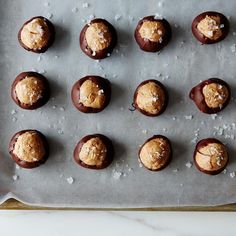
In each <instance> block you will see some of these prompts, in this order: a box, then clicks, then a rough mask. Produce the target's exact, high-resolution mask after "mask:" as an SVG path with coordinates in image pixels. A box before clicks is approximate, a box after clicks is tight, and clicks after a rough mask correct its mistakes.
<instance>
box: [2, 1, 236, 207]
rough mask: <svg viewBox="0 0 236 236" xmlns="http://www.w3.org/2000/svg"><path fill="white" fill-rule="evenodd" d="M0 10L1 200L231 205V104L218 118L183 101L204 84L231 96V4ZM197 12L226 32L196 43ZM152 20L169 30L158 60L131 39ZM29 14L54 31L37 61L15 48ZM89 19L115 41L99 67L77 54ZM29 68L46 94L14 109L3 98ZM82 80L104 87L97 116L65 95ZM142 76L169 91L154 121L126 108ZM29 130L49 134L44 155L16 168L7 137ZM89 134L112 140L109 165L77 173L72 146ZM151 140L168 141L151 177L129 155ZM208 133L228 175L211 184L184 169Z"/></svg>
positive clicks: (65, 4) (14, 6) (7, 4)
mask: <svg viewBox="0 0 236 236" xmlns="http://www.w3.org/2000/svg"><path fill="white" fill-rule="evenodd" d="M86 3H88V4H86ZM0 6H1V7H0V17H1V20H0V28H1V34H0V52H1V57H0V71H1V79H0V130H1V132H0V202H1V203H3V202H4V201H5V200H7V199H9V198H14V199H17V200H19V201H20V202H23V203H25V204H28V205H31V206H34V207H35V206H40V207H55V208H60V207H62V208H93V209H94V208H96V209H98V208H103V209H109V208H110V209H111V208H112V209H121V208H122V209H124V208H129V209H137V208H143V209H147V208H148V209H160V207H161V208H163V207H164V208H165V209H176V208H178V207H181V208H179V209H183V208H182V207H186V206H188V207H190V209H194V208H195V207H199V206H201V207H206V208H205V209H209V208H211V207H212V206H216V205H222V204H231V203H234V202H236V197H235V192H236V181H235V179H234V178H233V176H234V171H235V170H236V163H235V161H234V154H235V144H234V143H235V140H234V135H235V125H234V122H235V115H236V110H235V109H234V107H235V98H233V99H232V101H231V102H230V104H229V106H228V107H227V108H226V109H225V110H224V111H223V112H221V113H220V114H219V115H217V116H209V115H204V114H202V113H200V112H199V111H198V110H197V109H196V107H195V106H194V105H193V103H192V102H191V101H190V100H189V98H188V92H189V90H190V89H191V87H193V86H194V85H196V84H197V83H199V81H200V80H204V79H207V78H210V77H219V78H222V79H224V80H226V81H227V82H228V83H229V84H230V85H231V88H232V94H233V95H234V93H235V88H236V82H235V69H234V68H235V65H234V64H235V63H234V61H235V56H236V54H235V40H236V38H235V35H236V33H234V31H236V28H235V24H234V23H235V19H234V11H233V9H235V8H236V2H235V1H233V0H229V1H227V4H226V3H225V2H223V1H220V0H202V1H197V0H189V1H186V0H179V1H177V0H176V1H170V0H165V1H163V0H162V1H155V0H147V1H143V0H129V1H125V0H117V1H114V2H112V4H111V1H110V0H87V1H86V2H85V1H78V0H69V1H59V0H45V1H39V0H17V1H16V0H15V1H14V0H11V1H5V0H0ZM206 10H215V11H220V12H222V13H223V14H225V15H226V16H227V17H230V23H231V32H230V34H229V36H228V37H227V38H226V39H225V40H224V41H222V42H221V43H218V44H216V45H210V46H203V45H200V44H199V43H198V42H197V41H196V40H195V39H194V38H193V36H192V34H191V22H192V19H193V18H194V17H195V16H196V15H198V14H199V13H201V12H203V11H206ZM177 13H178V14H177ZM152 14H159V15H161V16H163V17H165V18H166V19H167V20H168V21H169V22H170V24H171V26H172V30H173V38H172V41H171V43H170V44H169V45H168V46H167V47H166V48H165V49H164V50H163V51H162V52H161V53H160V54H152V53H151V54H150V53H144V52H142V51H141V50H140V49H139V48H138V46H137V45H136V43H135V41H134V38H133V33H134V29H135V26H136V24H137V22H138V20H139V19H140V18H141V17H143V16H147V15H152ZM36 15H43V16H45V17H48V18H50V20H51V21H52V22H53V23H54V24H55V27H56V33H57V35H56V41H55V44H54V45H53V47H52V48H50V50H48V51H47V52H46V53H44V54H42V55H36V54H33V53H30V52H27V51H25V50H23V49H22V48H21V47H20V46H19V43H18V42H17V32H18V30H19V28H20V27H21V25H22V24H23V23H24V22H25V21H26V20H27V19H29V18H31V17H33V16H36ZM93 17H102V18H105V19H107V20H108V21H110V22H111V23H112V24H113V25H114V27H115V28H116V29H117V32H118V37H119V42H118V46H117V48H116V50H115V51H114V53H113V54H112V55H111V57H109V58H108V59H105V60H102V61H100V62H97V61H93V60H91V59H90V58H88V57H86V56H85V55H84V54H83V53H82V52H81V50H80V47H79V39H78V38H79V33H80V30H81V29H82V27H83V26H84V24H85V22H86V21H87V20H89V19H92V18H93ZM29 70H35V71H38V72H40V73H43V74H44V75H45V76H46V77H47V78H48V79H49V81H50V84H51V88H52V98H51V99H50V101H49V103H48V104H47V105H45V106H44V107H42V108H41V109H38V110H36V111H24V110H22V109H20V108H18V107H17V106H16V105H15V104H14V103H13V101H12V100H11V97H10V86H11V83H12V81H13V80H14V78H15V77H16V75H17V74H19V73H20V72H22V71H29ZM89 74H94V75H100V76H104V77H106V78H108V79H109V80H110V81H111V83H112V100H111V103H110V105H109V106H108V107H107V108H106V109H105V110H104V111H103V112H101V113H98V114H89V115H88V114H81V113H80V112H78V111H77V110H76V109H75V108H74V107H73V105H72V103H71V100H70V91H71V87H72V85H73V84H74V82H75V81H77V80H78V79H79V78H81V77H83V76H85V75H89ZM146 79H158V80H160V81H161V82H162V83H163V84H164V85H166V87H167V89H168V91H169V95H170V102H169V106H168V108H167V110H166V112H165V113H164V114H163V115H161V116H160V117H156V118H150V117H145V116H143V115H142V114H140V113H139V112H137V111H135V112H131V111H130V110H129V108H131V105H132V97H133V92H134V90H135V88H136V86H137V85H138V84H139V83H140V82H141V81H143V80H146ZM189 117H191V118H189ZM30 128H34V129H38V130H40V131H41V132H43V133H44V134H45V135H46V136H47V137H48V139H49V143H50V147H51V155H50V158H49V160H48V161H47V162H46V164H45V165H42V166H41V167H39V168H36V169H33V170H24V169H19V168H16V165H15V164H14V163H13V162H12V160H11V159H10V157H9V154H8V143H9V139H10V138H11V136H12V135H13V134H14V133H15V132H17V131H19V130H21V129H30ZM221 131H222V132H221ZM98 132H99V133H103V134H105V135H107V136H109V137H110V138H111V139H112V140H113V142H114V145H115V149H116V156H115V160H114V162H113V164H112V165H111V166H110V167H109V168H107V169H105V170H101V171H93V170H87V169H82V168H80V167H79V166H78V165H76V164H75V163H74V161H73V158H72V153H73V149H74V146H75V145H76V143H77V142H78V140H79V139H80V138H81V137H83V136H84V135H87V134H91V133H98ZM222 133H223V134H222ZM154 134H163V135H165V136H167V137H168V138H169V139H170V140H171V141H172V146H173V150H174V156H173V160H172V162H171V163H170V165H169V166H168V167H167V168H166V169H165V170H163V171H161V172H158V173H155V172H150V171H147V170H146V169H144V168H142V167H140V166H139V163H138V158H137V152H138V149H139V145H141V144H142V143H143V142H144V141H145V140H146V139H147V138H149V137H151V136H152V135H154ZM211 136H215V137H216V138H219V139H220V140H222V141H223V142H224V143H226V144H227V146H228V148H229V150H230V158H231V159H230V163H229V165H228V167H227V172H226V173H225V174H220V175H218V176H214V177H213V176H208V175H204V174H202V173H200V172H199V171H197V170H196V168H195V167H194V166H192V167H191V168H188V167H186V163H187V162H191V161H192V153H193V149H194V146H195V142H196V140H198V139H201V138H205V137H211ZM71 180H73V183H71V182H72V181H71ZM18 206H19V208H22V207H23V205H21V204H19V203H16V202H15V201H10V203H9V202H8V203H7V204H5V205H3V206H2V207H3V208H4V207H8V208H15V207H16V208H17V207H18ZM230 206H231V205H230ZM169 207H171V208H169ZM191 207H192V208H191ZM201 207H200V209H203V208H201ZM23 208H24V207H23ZM229 208H230V207H228V206H227V207H226V208H223V209H225V210H227V209H229ZM215 209H218V208H215ZM221 209H222V208H221ZM230 209H234V208H230Z"/></svg>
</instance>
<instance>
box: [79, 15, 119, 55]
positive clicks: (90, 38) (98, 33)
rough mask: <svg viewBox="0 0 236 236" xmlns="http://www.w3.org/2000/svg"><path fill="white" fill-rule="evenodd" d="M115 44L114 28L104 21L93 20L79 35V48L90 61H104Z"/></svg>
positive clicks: (115, 34)
mask: <svg viewBox="0 0 236 236" xmlns="http://www.w3.org/2000/svg"><path fill="white" fill-rule="evenodd" d="M116 43H117V33H116V30H115V28H114V27H113V26H112V25H111V24H110V23H109V22H108V21H106V20H104V19H94V20H92V21H91V22H90V23H88V24H87V25H85V26H84V28H83V29H82V31H81V33H80V47H81V49H82V51H83V52H84V53H85V54H86V55H87V56H89V57H91V58H92V59H104V58H106V57H108V56H110V54H111V53H112V51H113V49H114V48H115V46H116Z"/></svg>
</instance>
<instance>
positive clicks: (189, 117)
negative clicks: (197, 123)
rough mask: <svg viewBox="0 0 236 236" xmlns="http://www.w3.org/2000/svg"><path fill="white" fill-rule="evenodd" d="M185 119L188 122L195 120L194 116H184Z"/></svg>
mask: <svg viewBox="0 0 236 236" xmlns="http://www.w3.org/2000/svg"><path fill="white" fill-rule="evenodd" d="M184 118H185V119H186V120H192V119H193V116H192V115H189V116H184Z"/></svg>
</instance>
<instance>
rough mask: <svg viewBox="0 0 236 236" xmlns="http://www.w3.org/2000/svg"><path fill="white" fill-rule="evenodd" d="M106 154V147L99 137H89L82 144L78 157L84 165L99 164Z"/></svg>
mask: <svg viewBox="0 0 236 236" xmlns="http://www.w3.org/2000/svg"><path fill="white" fill-rule="evenodd" d="M106 155H107V148H106V146H105V144H104V143H103V142H102V140H101V139H100V138H97V137H96V138H91V139H89V140H88V141H87V142H86V143H84V144H83V146H82V148H81V150H80V152H79V159H80V160H81V161H83V162H84V163H85V164H86V165H90V166H100V165H102V164H103V163H104V160H105V159H106Z"/></svg>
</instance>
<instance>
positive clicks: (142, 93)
mask: <svg viewBox="0 0 236 236" xmlns="http://www.w3.org/2000/svg"><path fill="white" fill-rule="evenodd" d="M133 104H134V107H135V108H136V109H138V110H139V111H140V112H141V113H143V114H144V115H146V116H159V115H160V114H162V113H163V112H164V111H165V109H166V107H167V104H168V94H167V90H166V88H165V87H164V85H163V84H162V83H160V82H159V81H157V80H146V81H144V82H142V83H141V84H140V85H139V86H138V87H137V89H136V91H135V93H134V102H133Z"/></svg>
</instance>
